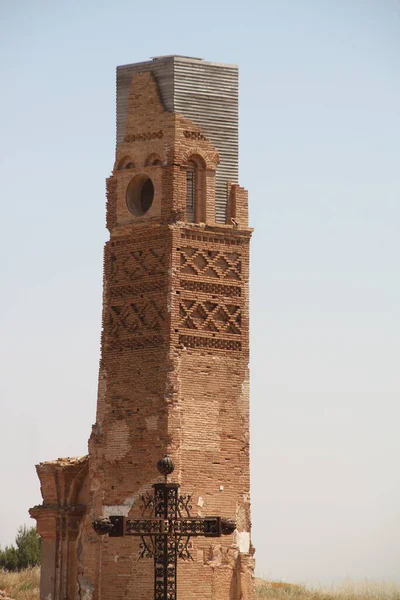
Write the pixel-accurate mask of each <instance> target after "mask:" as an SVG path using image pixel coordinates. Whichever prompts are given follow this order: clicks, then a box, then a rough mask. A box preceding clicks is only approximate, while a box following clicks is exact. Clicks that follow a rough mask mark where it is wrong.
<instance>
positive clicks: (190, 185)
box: [186, 162, 196, 223]
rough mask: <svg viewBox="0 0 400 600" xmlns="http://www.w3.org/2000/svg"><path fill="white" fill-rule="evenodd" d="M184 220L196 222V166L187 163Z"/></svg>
mask: <svg viewBox="0 0 400 600" xmlns="http://www.w3.org/2000/svg"><path fill="white" fill-rule="evenodd" d="M186 220H187V221H189V223H194V222H195V220H196V165H195V164H194V163H193V162H189V163H188V166H187V169H186Z"/></svg>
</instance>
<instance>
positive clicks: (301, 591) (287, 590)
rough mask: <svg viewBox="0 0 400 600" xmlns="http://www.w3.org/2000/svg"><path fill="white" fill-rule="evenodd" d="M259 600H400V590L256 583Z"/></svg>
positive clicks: (390, 586) (371, 585) (383, 586)
mask: <svg viewBox="0 0 400 600" xmlns="http://www.w3.org/2000/svg"><path fill="white" fill-rule="evenodd" d="M256 590H257V594H256V596H257V600H264V598H271V599H276V600H285V599H286V600H287V599H289V600H290V599H291V600H400V588H399V586H397V585H396V584H385V583H379V584H374V583H371V582H365V583H364V584H352V583H348V584H346V585H344V586H341V587H339V588H335V589H332V590H326V589H323V588H320V589H307V588H306V587H304V586H299V585H292V584H290V583H275V582H269V581H262V580H261V579H258V580H257V581H256Z"/></svg>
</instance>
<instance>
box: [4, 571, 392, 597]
mask: <svg viewBox="0 0 400 600" xmlns="http://www.w3.org/2000/svg"><path fill="white" fill-rule="evenodd" d="M39 580H40V569H39V567H35V568H33V569H26V570H24V571H20V572H15V573H10V572H8V571H2V570H0V590H4V591H5V592H6V594H7V596H8V597H9V598H13V600H39ZM256 590H257V595H256V596H257V600H265V599H267V598H271V599H275V600H400V588H399V587H398V586H396V585H395V584H393V585H390V584H384V583H381V584H373V583H365V584H363V585H352V584H350V583H349V584H347V585H345V586H343V587H341V588H338V589H335V590H330V591H324V590H323V589H322V588H321V589H319V590H318V589H314V590H309V589H306V588H305V587H303V586H299V585H292V584H290V583H277V582H270V581H263V580H262V579H257V580H256ZM1 598H2V596H1V594H0V600H1Z"/></svg>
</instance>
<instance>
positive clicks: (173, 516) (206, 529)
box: [93, 456, 236, 600]
mask: <svg viewBox="0 0 400 600" xmlns="http://www.w3.org/2000/svg"><path fill="white" fill-rule="evenodd" d="M157 468H158V470H159V472H160V473H161V474H162V475H164V476H165V483H155V484H154V485H153V489H154V492H153V493H152V494H151V493H147V494H145V495H142V496H140V499H141V502H142V505H141V511H142V517H143V518H142V519H128V518H127V517H122V516H110V517H99V518H98V519H96V520H95V521H93V529H94V530H95V531H96V533H98V534H99V535H105V534H108V535H109V537H121V536H139V537H140V538H141V543H140V554H139V558H152V559H153V560H154V600H177V589H176V575H177V561H178V558H180V559H183V560H193V558H192V555H191V553H190V550H191V543H190V539H191V537H199V536H201V537H220V536H221V535H229V534H231V533H233V531H234V530H235V527H236V525H235V522H234V521H233V520H231V519H224V518H221V517H192V516H191V515H190V511H191V509H192V504H191V500H192V497H191V496H190V495H187V496H184V495H179V484H177V483H168V481H167V477H168V475H170V474H171V473H172V472H173V470H174V464H173V461H172V459H171V458H170V457H169V456H164V457H163V458H162V459H161V460H159V461H158V463H157Z"/></svg>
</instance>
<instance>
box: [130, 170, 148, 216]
mask: <svg viewBox="0 0 400 600" xmlns="http://www.w3.org/2000/svg"><path fill="white" fill-rule="evenodd" d="M153 198H154V185H153V182H152V181H151V179H150V177H147V175H136V176H135V177H134V178H133V179H132V180H131V182H130V183H129V185H128V189H127V190H126V205H127V207H128V208H129V210H130V212H131V213H132V214H133V215H134V216H135V217H141V216H142V215H144V214H146V213H147V211H148V210H149V208H150V206H151V205H152V204H153Z"/></svg>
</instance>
